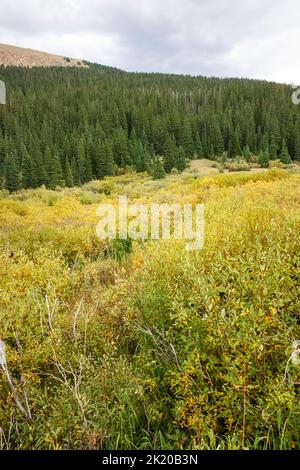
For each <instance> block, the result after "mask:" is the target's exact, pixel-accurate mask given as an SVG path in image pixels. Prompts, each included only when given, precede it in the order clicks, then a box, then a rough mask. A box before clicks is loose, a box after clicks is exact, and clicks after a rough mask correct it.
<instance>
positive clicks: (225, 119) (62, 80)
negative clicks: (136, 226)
mask: <svg viewBox="0 0 300 470" xmlns="http://www.w3.org/2000/svg"><path fill="white" fill-rule="evenodd" d="M0 79H1V80H4V81H5V83H6V86H7V95H8V96H7V98H8V102H7V105H6V106H1V107H0V188H2V189H8V190H9V191H15V190H18V189H19V188H36V187H39V186H41V185H46V187H48V188H55V187H57V186H68V187H72V186H74V185H80V184H83V183H86V182H88V181H90V180H92V179H99V178H103V177H105V176H107V175H114V174H118V173H122V172H124V170H126V168H127V167H132V168H134V169H135V170H137V171H138V172H144V171H148V172H149V173H151V171H153V168H155V167H156V171H160V168H159V165H161V166H162V168H161V171H165V172H167V173H168V172H171V170H172V169H173V168H177V169H178V170H179V171H181V170H183V169H184V168H185V166H186V162H187V160H188V159H191V158H194V157H195V156H197V157H199V158H201V157H206V158H210V159H215V160H223V161H224V160H226V159H227V158H232V157H235V156H240V155H241V156H243V157H244V158H245V159H246V160H249V159H250V157H251V155H252V154H254V155H259V154H260V158H261V161H263V162H264V163H265V165H266V166H267V165H268V161H269V160H270V159H277V158H281V160H282V161H283V162H284V163H289V162H290V159H292V160H298V161H299V160H300V107H299V106H294V105H293V104H292V102H291V92H292V91H291V90H292V89H291V87H290V86H287V85H279V84H275V83H268V82H263V81H254V80H243V79H217V78H205V77H190V76H176V75H162V74H142V73H126V72H123V71H120V70H117V69H112V68H109V67H103V66H98V65H92V64H90V68H89V69H76V68H47V69H43V68H33V69H25V68H15V67H7V68H4V67H0ZM163 167H164V168H163Z"/></svg>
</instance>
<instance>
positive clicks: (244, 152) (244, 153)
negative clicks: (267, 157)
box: [242, 145, 252, 162]
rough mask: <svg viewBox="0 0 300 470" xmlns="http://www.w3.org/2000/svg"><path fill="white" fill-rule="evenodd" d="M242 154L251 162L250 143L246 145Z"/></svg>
mask: <svg viewBox="0 0 300 470" xmlns="http://www.w3.org/2000/svg"><path fill="white" fill-rule="evenodd" d="M242 156H243V158H244V159H245V160H246V162H250V160H251V157H252V153H251V152H250V149H249V145H246V146H245V147H244V148H243V150H242Z"/></svg>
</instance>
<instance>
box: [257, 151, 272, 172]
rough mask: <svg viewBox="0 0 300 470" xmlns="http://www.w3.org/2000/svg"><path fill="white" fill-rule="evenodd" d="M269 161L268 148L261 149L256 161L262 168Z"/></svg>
mask: <svg viewBox="0 0 300 470" xmlns="http://www.w3.org/2000/svg"><path fill="white" fill-rule="evenodd" d="M269 162H270V156H269V152H268V150H261V151H260V152H259V158H258V163H259V164H260V166H261V167H262V168H268V166H269Z"/></svg>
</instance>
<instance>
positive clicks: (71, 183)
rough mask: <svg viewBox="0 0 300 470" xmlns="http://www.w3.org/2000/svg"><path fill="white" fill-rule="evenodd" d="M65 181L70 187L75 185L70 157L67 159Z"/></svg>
mask: <svg viewBox="0 0 300 470" xmlns="http://www.w3.org/2000/svg"><path fill="white" fill-rule="evenodd" d="M65 182H66V186H67V187H68V188H72V187H73V186H74V178H73V174H72V169H71V165H70V162H69V160H68V158H67V160H66V167H65Z"/></svg>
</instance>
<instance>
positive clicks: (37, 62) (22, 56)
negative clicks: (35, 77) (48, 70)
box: [0, 44, 88, 68]
mask: <svg viewBox="0 0 300 470" xmlns="http://www.w3.org/2000/svg"><path fill="white" fill-rule="evenodd" d="M0 65H4V66H6V67H7V66H16V67H29V68H32V67H88V66H87V65H86V64H85V63H84V62H83V60H80V59H71V58H69V57H63V56H59V55H55V54H48V53H46V52H40V51H36V50H33V49H24V48H22V47H16V46H10V45H7V44H0Z"/></svg>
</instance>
